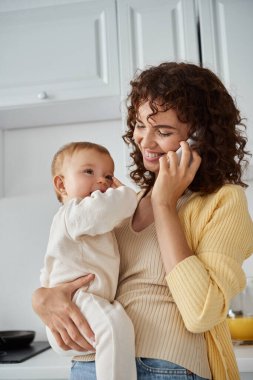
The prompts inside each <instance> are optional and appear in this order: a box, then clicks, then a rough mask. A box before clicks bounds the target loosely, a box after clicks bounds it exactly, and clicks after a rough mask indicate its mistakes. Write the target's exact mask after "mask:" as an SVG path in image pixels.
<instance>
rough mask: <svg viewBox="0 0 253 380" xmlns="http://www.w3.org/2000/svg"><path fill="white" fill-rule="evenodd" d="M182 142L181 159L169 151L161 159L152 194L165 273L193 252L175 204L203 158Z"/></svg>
mask: <svg viewBox="0 0 253 380" xmlns="http://www.w3.org/2000/svg"><path fill="white" fill-rule="evenodd" d="M180 145H181V147H182V157H181V160H180V162H178V161H179V160H178V156H177V154H176V152H168V154H167V155H164V156H162V157H161V158H160V170H159V173H158V176H157V178H156V181H155V184H154V187H153V190H152V194H151V201H152V206H153V212H154V219H155V226H156V233H157V239H158V243H159V247H160V252H161V257H162V260H163V263H164V268H165V272H166V273H169V272H170V271H171V270H172V269H173V268H174V267H175V266H176V265H177V264H178V263H179V262H180V261H182V260H184V259H186V258H187V257H189V256H191V255H193V252H192V251H191V249H190V248H189V246H188V243H187V241H186V238H185V235H184V232H183V229H182V226H181V223H180V220H179V217H178V213H177V209H176V205H177V200H178V199H179V197H180V196H181V195H182V194H183V192H184V191H185V190H186V189H187V187H188V186H189V184H190V183H191V182H192V180H193V178H194V176H195V174H196V172H197V170H198V168H199V166H200V163H201V158H200V156H199V155H198V153H197V152H195V151H191V150H190V148H189V145H188V143H186V142H185V141H184V142H181V143H180Z"/></svg>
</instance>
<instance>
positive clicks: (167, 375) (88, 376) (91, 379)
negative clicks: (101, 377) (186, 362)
mask: <svg viewBox="0 0 253 380" xmlns="http://www.w3.org/2000/svg"><path fill="white" fill-rule="evenodd" d="M136 367H137V377H138V380H207V379H204V378H203V377H200V376H197V375H195V374H194V373H192V372H191V371H189V370H188V369H185V368H183V367H180V366H179V365H177V364H174V363H171V362H169V361H166V360H157V359H146V358H136ZM70 380H96V369H95V362H77V361H73V362H72V368H71V374H70ZM129 380H131V379H129Z"/></svg>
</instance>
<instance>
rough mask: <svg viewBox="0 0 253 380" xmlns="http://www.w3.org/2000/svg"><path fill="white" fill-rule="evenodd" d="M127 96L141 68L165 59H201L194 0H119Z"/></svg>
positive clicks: (124, 94) (123, 78) (119, 21)
mask: <svg viewBox="0 0 253 380" xmlns="http://www.w3.org/2000/svg"><path fill="white" fill-rule="evenodd" d="M117 6H118V30H119V51H120V70H121V92H122V96H123V98H124V97H125V96H126V93H127V91H128V83H129V81H130V80H131V78H132V77H133V75H134V73H135V71H136V70H137V69H142V68H144V67H145V66H146V65H156V64H158V63H161V62H163V61H168V60H171V61H182V60H183V61H190V62H195V63H199V50H198V38H197V27H196V17H195V9H194V1H193V0H156V1H154V0H117Z"/></svg>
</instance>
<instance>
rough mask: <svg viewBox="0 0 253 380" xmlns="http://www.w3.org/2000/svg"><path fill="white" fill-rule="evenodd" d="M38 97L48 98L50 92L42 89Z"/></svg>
mask: <svg viewBox="0 0 253 380" xmlns="http://www.w3.org/2000/svg"><path fill="white" fill-rule="evenodd" d="M37 98H38V99H40V100H43V99H47V98H48V94H47V92H46V91H41V92H39V93H38V95H37Z"/></svg>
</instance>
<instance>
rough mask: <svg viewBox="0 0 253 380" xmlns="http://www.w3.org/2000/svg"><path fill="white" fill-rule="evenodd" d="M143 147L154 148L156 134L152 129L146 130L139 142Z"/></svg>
mask: <svg viewBox="0 0 253 380" xmlns="http://www.w3.org/2000/svg"><path fill="white" fill-rule="evenodd" d="M138 143H139V144H140V145H141V146H142V148H154V147H155V145H156V142H155V139H154V134H153V132H152V131H146V132H145V133H144V134H143V135H142V136H141V138H140V139H139V142H138Z"/></svg>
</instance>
